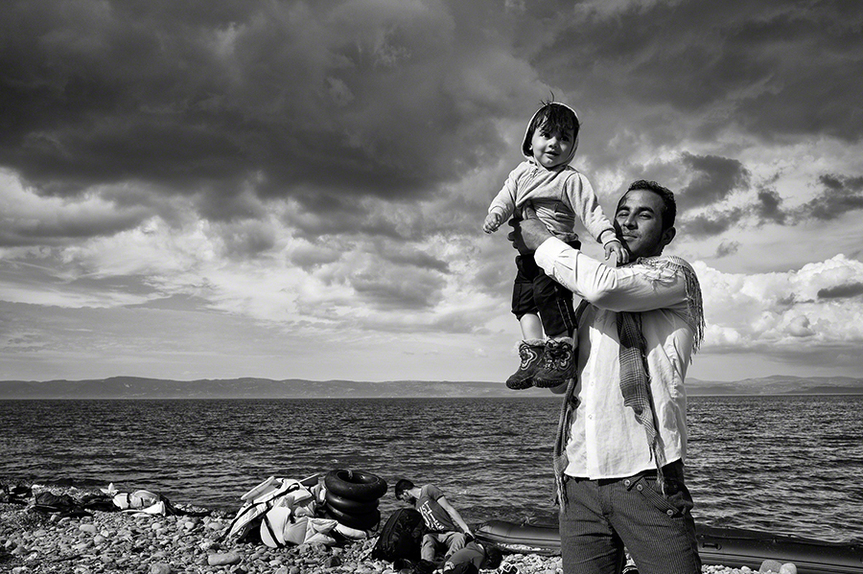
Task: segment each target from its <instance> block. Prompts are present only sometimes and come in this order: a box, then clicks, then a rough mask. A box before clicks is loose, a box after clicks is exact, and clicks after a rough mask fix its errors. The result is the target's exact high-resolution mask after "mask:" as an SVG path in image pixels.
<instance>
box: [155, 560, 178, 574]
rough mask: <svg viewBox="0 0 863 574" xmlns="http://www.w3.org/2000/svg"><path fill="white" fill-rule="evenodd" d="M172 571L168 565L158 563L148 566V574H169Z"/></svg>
mask: <svg viewBox="0 0 863 574" xmlns="http://www.w3.org/2000/svg"><path fill="white" fill-rule="evenodd" d="M172 572H173V570H171V567H170V566H169V565H168V564H165V563H164V562H158V563H156V564H153V565H151V566H150V574H171V573H172Z"/></svg>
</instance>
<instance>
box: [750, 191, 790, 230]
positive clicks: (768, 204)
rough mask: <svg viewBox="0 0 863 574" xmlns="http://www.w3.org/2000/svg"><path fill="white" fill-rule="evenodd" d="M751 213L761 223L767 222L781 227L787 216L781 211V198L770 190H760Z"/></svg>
mask: <svg viewBox="0 0 863 574" xmlns="http://www.w3.org/2000/svg"><path fill="white" fill-rule="evenodd" d="M753 211H754V213H755V216H756V217H757V218H758V220H759V221H760V222H762V223H763V222H768V221H769V222H773V223H778V224H779V225H782V224H784V223H785V221H786V219H787V216H788V214H786V213H785V212H784V211H783V210H782V198H781V197H780V196H779V194H778V193H776V191H774V190H772V189H762V190H760V191H759V192H758V195H757V202H756V203H755V206H754V208H753Z"/></svg>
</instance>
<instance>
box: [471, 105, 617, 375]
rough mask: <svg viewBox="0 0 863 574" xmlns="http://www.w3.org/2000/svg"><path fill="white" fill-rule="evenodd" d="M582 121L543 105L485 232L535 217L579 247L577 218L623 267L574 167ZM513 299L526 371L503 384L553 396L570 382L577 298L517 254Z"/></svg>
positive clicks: (605, 220)
mask: <svg viewBox="0 0 863 574" xmlns="http://www.w3.org/2000/svg"><path fill="white" fill-rule="evenodd" d="M578 130H579V122H578V115H577V114H576V113H575V110H573V109H572V108H570V107H569V106H567V105H565V104H562V103H559V102H546V103H544V104H543V105H542V107H540V108H539V110H537V111H536V113H535V114H533V117H532V118H531V120H530V122H529V123H528V125H527V130H526V131H525V134H524V141H523V142H522V145H521V151H522V153H523V154H524V156H525V161H523V162H521V163H520V164H519V165H518V166H517V167H516V168H515V169H514V170H512V172H511V173H510V174H509V177H507V179H506V182H505V183H504V186H503V189H501V190H500V193H498V194H497V196H496V197H495V198H494V200H493V201H492V202H491V205H490V206H489V208H488V216H486V218H485V223H484V224H483V226H482V228H483V231H485V232H486V233H493V232H495V231H497V229H498V228H499V227H500V226H501V224H502V223H503V222H504V221H507V220H508V219H509V218H510V217H513V216H514V217H518V218H520V217H521V216H522V215H523V214H524V213H525V211H532V212H534V213H536V217H537V218H538V219H539V220H540V221H542V222H543V223H544V224H545V226H546V227H547V228H548V230H549V232H550V233H551V234H552V235H554V236H555V237H558V238H559V239H561V240H563V241H565V242H566V243H568V244H570V245H572V246H573V247H575V248H576V249H578V248H579V247H581V243H580V242H579V240H578V235H577V234H576V233H575V231H574V230H573V229H574V227H575V217H576V215H577V216H578V218H579V219H580V220H581V222H582V223H583V224H584V227H585V228H586V229H587V230H588V231H589V232H590V234H591V235H592V236H593V237H594V238H596V240H597V241H600V242H601V243H602V244H603V246H604V248H605V258H606V259H609V258H610V257H611V256H612V255H614V256H615V263H617V264H618V265H620V264H622V263H626V262H627V261H628V259H629V255H628V253H627V252H626V251H625V250H624V249H623V245H622V244H621V243H620V240H619V239H617V236H616V235H615V232H614V227H613V226H612V224H611V221H609V219H608V218H607V217H606V216H605V215H604V214H603V213H602V207H600V205H599V202H598V201H597V199H596V195H595V194H594V193H593V188H592V187H591V185H590V182H589V181H588V180H587V178H586V177H585V176H584V175H583V174H582V173H581V172H579V171H577V170H576V169H574V168H572V167H570V165H569V162H570V161H572V158H573V156H575V150H576V148H577V147H578ZM515 263H516V267H517V269H518V271H517V273H516V276H515V283H514V285H513V292H512V312H513V314H514V315H515V316H516V318H517V319H518V321H519V324H520V326H521V334H522V341H521V343H520V344H519V350H518V354H519V357H520V359H521V364H520V366H519V368H518V370H517V371H516V372H515V373H514V374H513V375H512V376H510V377H509V379H507V381H506V386H507V387H509V388H511V389H526V388H529V387H531V386H537V387H543V388H550V387H556V386H558V385H562V384H564V383H565V382H566V381H567V379H569V378H570V377H572V376H573V371H574V366H575V360H574V357H573V351H574V342H573V334H574V333H575V328H576V324H575V308H574V305H573V295H572V292H571V291H570V290H569V289H567V288H566V287H563V286H562V285H560V284H558V283H557V282H556V281H555V280H554V279H552V278H551V277H549V276H548V275H546V274H545V272H544V271H543V270H542V269H540V268H539V266H537V264H536V262H535V261H534V260H533V257H532V256H529V255H521V254H519V255H518V256H517V257H516V258H515Z"/></svg>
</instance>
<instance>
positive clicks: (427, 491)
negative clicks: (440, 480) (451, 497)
mask: <svg viewBox="0 0 863 574" xmlns="http://www.w3.org/2000/svg"><path fill="white" fill-rule="evenodd" d="M420 494H421V495H424V496H428V497H430V498H440V497H441V496H443V491H442V490H441V489H440V488H438V487H437V486H435V485H433V484H426V485H425V486H423V487H422V488H420Z"/></svg>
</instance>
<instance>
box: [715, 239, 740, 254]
mask: <svg viewBox="0 0 863 574" xmlns="http://www.w3.org/2000/svg"><path fill="white" fill-rule="evenodd" d="M739 250H740V242H739V241H723V242H722V243H720V244H719V247H717V248H716V257H717V258H721V257H729V256H731V255H734V254H735V253H737V252H738V251H739Z"/></svg>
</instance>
